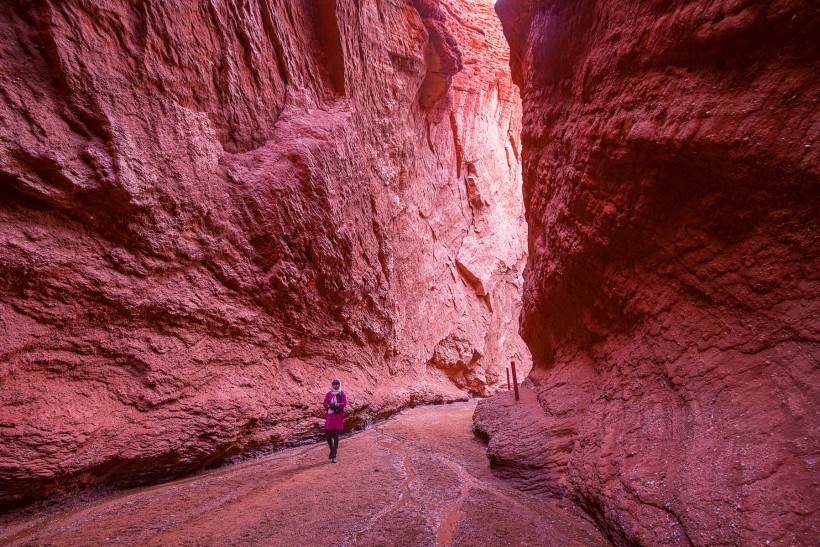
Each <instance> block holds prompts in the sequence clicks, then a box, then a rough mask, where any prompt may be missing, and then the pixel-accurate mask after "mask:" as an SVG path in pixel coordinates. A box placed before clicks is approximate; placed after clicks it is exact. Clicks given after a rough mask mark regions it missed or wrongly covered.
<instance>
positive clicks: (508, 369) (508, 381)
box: [507, 367, 512, 391]
mask: <svg viewBox="0 0 820 547" xmlns="http://www.w3.org/2000/svg"><path fill="white" fill-rule="evenodd" d="M511 389H512V388H511V387H510V367H507V391H509V390H511Z"/></svg>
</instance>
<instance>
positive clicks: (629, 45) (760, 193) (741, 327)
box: [476, 0, 820, 545]
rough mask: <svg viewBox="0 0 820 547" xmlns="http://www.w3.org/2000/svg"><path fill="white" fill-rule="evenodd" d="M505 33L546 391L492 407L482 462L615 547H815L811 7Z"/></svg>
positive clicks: (619, 13)
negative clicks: (519, 109) (517, 108)
mask: <svg viewBox="0 0 820 547" xmlns="http://www.w3.org/2000/svg"><path fill="white" fill-rule="evenodd" d="M496 9H497V10H498V12H499V15H500V16H501V19H502V23H503V25H504V30H505V33H506V35H507V37H508V38H509V41H510V43H511V46H512V51H511V57H512V68H513V75H514V78H515V79H516V80H517V83H518V84H519V85H520V87H521V89H522V93H523V100H524V121H523V135H522V142H523V164H524V195H525V203H526V207H527V220H528V223H529V230H530V232H529V259H528V260H529V261H528V265H527V269H526V272H527V273H526V280H525V296H524V310H523V318H522V332H523V336H524V338H525V340H526V341H527V344H528V346H529V347H530V349H531V350H532V352H533V363H534V369H533V371H532V373H531V374H530V376H529V380H528V382H527V385H528V393H531V395H527V397H526V399H525V402H524V403H521V404H520V405H519V406H518V407H514V406H511V403H510V402H509V401H508V397H507V396H506V395H504V396H502V397H498V398H495V399H493V400H490V401H487V402H485V403H482V404H480V405H479V408H478V412H477V417H476V426H477V427H478V428H479V430H480V431H481V432H483V434H484V435H485V436H489V442H490V445H489V452H490V457H491V458H492V459H493V461H494V462H495V463H496V465H498V466H500V468H502V469H503V471H504V473H505V474H506V475H507V476H511V477H517V480H520V481H521V483H522V485H523V486H527V487H532V488H538V489H541V490H542V491H545V492H552V493H555V494H558V495H569V496H571V497H573V498H574V499H575V500H577V501H578V502H580V503H581V504H583V505H584V506H585V507H586V508H587V509H588V510H589V511H590V512H591V513H592V514H593V515H595V517H596V519H597V520H598V522H599V524H600V526H601V527H602V528H603V529H604V530H606V531H607V533H608V534H609V535H610V537H611V538H612V539H613V540H615V541H616V542H618V543H622V544H627V543H632V542H635V543H639V544H643V545H687V544H696V545H752V544H754V545H764V544H778V545H810V544H814V543H815V542H816V540H817V537H818V535H820V530H818V513H817V509H818V507H820V494H819V493H818V492H820V490H818V468H817V465H818V454H820V444H819V441H820V436H819V435H818V429H817V424H818V418H819V417H820V367H818V361H820V345H818V333H819V332H820V320H819V319H818V317H820V304H818V297H819V296H820V271H819V270H818V251H820V245H819V244H818V233H820V230H818V228H819V226H818V219H820V214H818V213H819V212H820V211H819V208H818V199H820V197H819V196H820V184H818V182H819V181H820V165H819V164H820V161H819V160H820V154H818V146H820V143H818V132H820V124H818V117H817V113H818V106H820V80H818V78H817V74H818V73H820V50H818V48H819V47H820V43H818V41H817V39H816V37H817V36H818V33H819V32H820V24H819V22H820V18H819V15H818V9H817V7H816V6H814V5H813V4H812V3H811V2H802V1H789V0H784V1H779V2H733V1H724V0H714V1H684V2H631V1H612V2H593V1H575V0H573V1H563V0H553V1H543V2H533V1H529V0H500V1H499V2H498V4H497V8H496ZM513 409H523V410H522V411H520V412H519V411H518V410H513ZM524 410H526V411H524Z"/></svg>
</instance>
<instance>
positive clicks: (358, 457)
mask: <svg viewBox="0 0 820 547" xmlns="http://www.w3.org/2000/svg"><path fill="white" fill-rule="evenodd" d="M475 404H476V403H475V401H472V402H468V403H458V404H452V405H443V406H434V407H422V408H415V409H410V410H406V411H404V412H402V413H401V414H399V415H398V416H396V417H395V418H393V419H391V420H389V421H387V422H385V423H383V424H381V425H379V426H378V427H374V428H373V429H370V430H367V431H364V432H361V433H358V434H355V435H351V436H343V437H342V440H341V442H340V445H339V462H338V463H337V464H332V463H330V462H329V461H328V459H327V446H326V445H325V444H324V443H322V444H315V445H311V446H306V447H300V448H294V449H288V450H284V451H282V452H278V453H276V454H274V455H271V456H267V457H264V458H260V459H258V460H254V461H252V462H247V463H243V464H239V465H235V466H230V467H224V468H221V469H216V470H213V471H209V472H206V473H203V474H200V475H197V476H195V477H191V478H188V479H185V480H179V481H175V482H171V483H167V484H163V485H160V486H154V487H148V488H141V489H136V490H130V491H128V492H125V493H122V494H119V495H116V496H114V497H111V498H107V499H103V500H98V501H96V502H93V503H91V504H89V505H85V506H80V507H75V508H72V509H70V510H67V511H65V512H59V513H52V514H48V515H45V516H35V517H30V518H28V519H26V520H21V521H17V522H14V523H11V524H9V525H7V526H5V527H4V528H3V529H2V530H0V545H60V546H70V545H77V546H80V545H82V546H88V545H140V546H168V545H190V546H203V545H220V546H222V545H273V546H279V545H281V546H286V545H287V546H293V545H296V546H309V545H322V546H354V545H356V546H370V545H372V546H385V545H390V546H427V545H429V546H436V547H440V546H450V545H453V546H459V547H462V546H473V545H475V546H479V545H480V546H482V547H483V546H487V545H494V546H497V545H510V546H523V545H533V546H535V545H537V546H549V545H556V546H558V545H560V546H568V545H579V546H580V545H583V546H596V545H608V543H607V542H606V540H605V539H604V538H603V537H602V536H601V534H600V533H598V531H597V530H596V529H595V528H594V527H593V526H592V525H591V524H590V523H589V522H588V521H587V520H586V519H584V518H583V517H582V516H581V515H580V514H579V512H578V511H577V510H573V509H572V508H571V507H564V506H563V505H562V503H561V502H559V501H555V500H545V499H542V498H537V497H533V496H531V495H528V494H526V493H523V492H520V491H518V490H514V489H512V488H510V487H509V486H508V485H506V484H505V483H504V481H503V480H501V479H498V478H496V477H494V476H493V475H492V473H491V471H490V468H489V464H488V462H487V458H486V456H485V453H484V445H483V444H482V443H481V442H480V441H478V440H476V439H475V438H474V437H473V434H472V430H471V425H472V415H473V410H474V409H475Z"/></svg>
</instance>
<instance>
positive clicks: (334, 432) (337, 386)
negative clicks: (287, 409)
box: [324, 379, 347, 463]
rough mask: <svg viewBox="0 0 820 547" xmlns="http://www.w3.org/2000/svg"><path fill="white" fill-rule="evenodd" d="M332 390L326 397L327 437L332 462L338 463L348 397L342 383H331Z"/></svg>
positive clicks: (337, 381) (336, 381)
mask: <svg viewBox="0 0 820 547" xmlns="http://www.w3.org/2000/svg"><path fill="white" fill-rule="evenodd" d="M330 386H331V390H330V391H328V392H327V395H325V402H324V407H325V436H326V437H327V445H328V447H330V456H329V457H328V459H330V461H331V462H333V463H336V452H337V451H338V450H339V433H341V432H342V428H343V427H344V420H345V417H344V409H345V406H347V395H345V392H344V391H342V382H341V381H340V380H338V379H334V380H333V381H332V382H331V383H330Z"/></svg>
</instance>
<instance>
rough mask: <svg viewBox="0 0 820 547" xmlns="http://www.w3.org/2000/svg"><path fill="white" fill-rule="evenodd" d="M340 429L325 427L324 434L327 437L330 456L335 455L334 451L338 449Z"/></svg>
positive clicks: (333, 456)
mask: <svg viewBox="0 0 820 547" xmlns="http://www.w3.org/2000/svg"><path fill="white" fill-rule="evenodd" d="M341 432H342V430H341V429H326V430H325V436H326V437H327V446H328V447H329V448H330V457H331V458H335V457H336V451H337V450H339V433H341Z"/></svg>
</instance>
